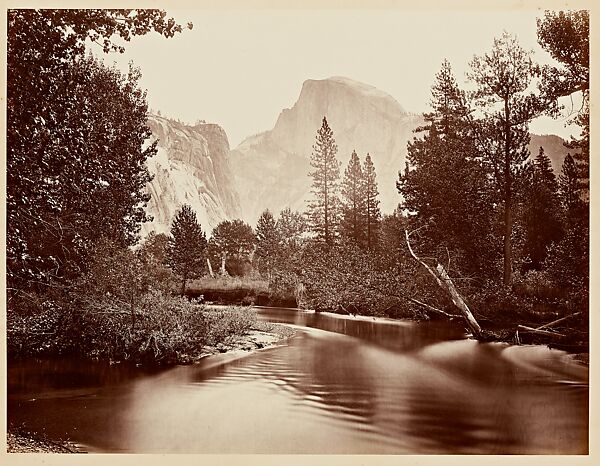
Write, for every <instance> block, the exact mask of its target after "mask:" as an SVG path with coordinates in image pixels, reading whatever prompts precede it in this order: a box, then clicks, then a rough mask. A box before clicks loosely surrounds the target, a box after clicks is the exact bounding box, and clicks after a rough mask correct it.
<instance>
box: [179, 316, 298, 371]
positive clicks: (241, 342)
mask: <svg viewBox="0 0 600 466" xmlns="http://www.w3.org/2000/svg"><path fill="white" fill-rule="evenodd" d="M295 333H296V330H294V329H292V328H290V327H288V326H286V325H282V324H274V323H270V322H261V321H256V322H255V324H254V325H253V326H252V328H251V329H250V330H249V331H248V332H247V333H245V334H244V335H236V336H234V337H232V338H230V339H228V340H226V341H223V342H221V343H218V344H217V345H214V346H211V345H207V346H204V347H203V348H202V352H201V353H200V354H199V355H198V356H195V357H191V358H190V359H189V361H187V362H188V363H192V364H193V363H194V362H197V361H199V360H200V359H203V358H205V357H208V356H212V355H216V354H222V353H231V352H252V351H256V350H260V349H264V348H268V347H270V346H276V345H279V344H281V343H282V342H283V341H284V340H286V339H288V338H291V337H292V336H294V334H295Z"/></svg>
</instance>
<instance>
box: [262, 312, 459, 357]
mask: <svg viewBox="0 0 600 466" xmlns="http://www.w3.org/2000/svg"><path fill="white" fill-rule="evenodd" d="M260 314H262V315H263V316H268V317H270V319H269V320H272V321H279V322H284V323H291V324H296V325H300V326H305V327H310V328H318V329H322V330H327V331H329V332H334V333H340V334H343V335H348V336H352V337H357V338H361V339H363V340H366V341H369V342H373V343H376V344H377V345H380V346H384V347H386V348H391V349H394V350H396V351H412V350H415V349H418V348H422V347H423V346H424V345H427V344H431V343H435V342H438V341H446V340H454V339H462V338H464V334H465V331H464V328H462V327H461V326H460V325H458V324H456V325H454V324H452V323H449V322H447V321H440V322H427V324H426V325H419V324H418V323H415V322H410V323H408V322H407V323H406V324H399V323H389V322H386V321H384V320H382V319H373V320H371V319H370V318H368V319H357V318H355V317H345V316H340V317H337V316H332V315H327V314H321V313H305V312H297V311H289V312H285V310H281V309H273V310H271V309H261V310H260Z"/></svg>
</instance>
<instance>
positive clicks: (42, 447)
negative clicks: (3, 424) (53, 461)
mask: <svg viewBox="0 0 600 466" xmlns="http://www.w3.org/2000/svg"><path fill="white" fill-rule="evenodd" d="M6 452H7V453H86V451H84V450H83V449H82V448H80V447H78V446H77V445H76V444H74V443H72V442H69V441H63V440H50V439H48V438H47V437H46V436H42V435H40V434H37V433H32V432H25V431H18V430H13V431H9V432H7V434H6Z"/></svg>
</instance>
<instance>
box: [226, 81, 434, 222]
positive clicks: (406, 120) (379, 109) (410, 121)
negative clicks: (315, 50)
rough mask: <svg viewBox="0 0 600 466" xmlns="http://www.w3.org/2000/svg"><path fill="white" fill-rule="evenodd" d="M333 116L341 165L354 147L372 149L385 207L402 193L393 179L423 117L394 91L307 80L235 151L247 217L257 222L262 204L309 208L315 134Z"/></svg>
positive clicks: (234, 165)
mask: <svg viewBox="0 0 600 466" xmlns="http://www.w3.org/2000/svg"><path fill="white" fill-rule="evenodd" d="M323 116H327V121H328V122H329V126H330V127H331V128H332V130H333V134H334V137H335V140H336V143H337V145H338V154H337V157H338V160H339V161H340V162H341V163H342V170H341V173H343V169H344V167H345V165H346V164H347V163H348V160H349V159H350V155H351V154H352V151H353V150H356V152H357V153H358V154H359V156H360V157H361V160H364V158H365V155H366V154H367V153H370V154H371V157H372V159H373V163H374V165H375V169H376V171H377V177H378V182H379V191H380V193H381V196H380V197H381V207H382V209H383V210H384V211H391V210H393V209H394V207H395V206H396V205H397V203H398V201H399V198H398V194H397V192H396V187H395V181H396V178H397V174H398V170H399V169H401V168H402V167H403V166H404V160H405V158H406V142H407V141H408V140H409V139H410V138H411V137H412V131H413V129H414V128H415V127H416V126H418V125H419V124H421V123H422V117H420V116H415V115H411V114H409V113H407V112H406V111H405V110H404V109H403V108H402V106H401V105H400V104H399V103H398V102H397V101H396V100H395V99H394V98H393V97H391V96H390V95H388V94H386V93H385V92H382V91H380V90H378V89H376V88H374V87H372V86H369V85H367V84H363V83H360V82H357V81H353V80H351V79H348V78H341V77H333V78H329V79H323V80H307V81H305V82H304V84H303V86H302V90H301V92H300V96H299V98H298V100H297V102H296V103H295V104H294V106H293V107H292V108H291V109H285V110H283V111H282V112H281V114H280V115H279V118H278V119H277V123H276V124H275V127H274V128H273V129H272V130H270V131H266V132H264V133H261V134H258V135H255V136H252V137H250V138H247V139H245V140H244V141H242V143H241V144H240V145H239V146H238V147H237V148H236V149H235V150H233V151H232V156H231V163H232V168H233V171H234V174H235V178H236V185H237V188H238V191H239V193H240V198H241V202H242V212H243V215H244V218H245V219H246V220H248V221H250V222H254V221H255V220H256V219H257V218H258V216H259V215H260V213H261V212H262V210H264V209H265V208H269V209H270V210H272V211H274V212H275V213H277V212H278V211H279V210H281V209H282V208H284V207H286V206H290V207H291V208H293V209H298V210H301V211H304V210H305V208H306V202H305V201H306V199H308V198H309V197H310V186H311V179H310V177H309V175H308V173H309V172H310V156H311V153H312V145H313V144H314V141H315V135H316V132H317V130H318V129H319V127H320V126H321V120H322V119H323Z"/></svg>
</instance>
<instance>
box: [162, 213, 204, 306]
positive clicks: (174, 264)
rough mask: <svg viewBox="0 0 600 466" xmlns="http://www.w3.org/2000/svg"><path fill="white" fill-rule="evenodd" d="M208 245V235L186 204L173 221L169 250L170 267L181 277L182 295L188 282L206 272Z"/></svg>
mask: <svg viewBox="0 0 600 466" xmlns="http://www.w3.org/2000/svg"><path fill="white" fill-rule="evenodd" d="M206 245H207V242H206V235H205V234H204V232H203V231H202V227H201V226H200V224H199V223H198V220H197V219H196V212H194V211H193V210H192V208H191V207H190V206H189V205H186V204H184V205H183V206H182V207H181V209H180V210H178V211H177V213H176V214H175V218H174V219H173V224H172V225H171V237H170V238H169V244H168V248H167V261H168V263H169V266H170V267H171V269H172V270H173V271H174V272H175V273H176V274H177V275H179V276H180V277H181V294H182V295H183V294H185V286H186V283H187V280H188V279H189V278H194V277H197V276H198V275H200V273H201V271H202V270H204V260H205V252H206Z"/></svg>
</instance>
